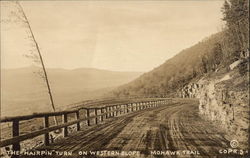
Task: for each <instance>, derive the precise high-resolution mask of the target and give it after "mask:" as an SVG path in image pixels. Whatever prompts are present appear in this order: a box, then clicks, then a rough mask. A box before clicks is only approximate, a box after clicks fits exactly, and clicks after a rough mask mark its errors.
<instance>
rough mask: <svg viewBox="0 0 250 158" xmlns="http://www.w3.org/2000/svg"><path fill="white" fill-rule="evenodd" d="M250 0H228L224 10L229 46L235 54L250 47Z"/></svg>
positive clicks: (237, 54)
mask: <svg viewBox="0 0 250 158" xmlns="http://www.w3.org/2000/svg"><path fill="white" fill-rule="evenodd" d="M248 3H249V1H248V0H226V1H225V2H224V5H223V8H222V12H223V20H224V21H225V22H226V26H227V28H226V29H227V30H226V36H227V38H228V41H229V42H228V44H227V47H230V48H231V52H229V53H231V54H232V55H233V56H239V53H236V52H240V51H246V50H247V49H248V48H249V37H248V35H249V21H248V20H249V19H248V16H249V7H248V5H249V4H248Z"/></svg>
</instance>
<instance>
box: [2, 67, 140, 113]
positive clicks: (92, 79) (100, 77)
mask: <svg viewBox="0 0 250 158" xmlns="http://www.w3.org/2000/svg"><path fill="white" fill-rule="evenodd" d="M38 72H40V73H42V69H41V68H40V67H35V66H29V67H23V68H14V69H2V70H1V91H2V93H1V96H2V109H1V110H2V114H3V115H12V114H14V113H15V114H16V113H18V112H13V110H16V111H18V110H17V109H19V110H20V109H22V111H25V112H26V113H32V112H40V111H50V110H51V107H50V101H49V97H48V92H47V87H46V84H45V81H44V79H42V78H41V77H40V76H39V74H38ZM47 73H48V77H49V82H50V85H51V89H52V93H53V96H54V100H55V104H56V106H57V107H61V106H63V105H68V104H72V103H76V102H80V101H83V100H85V99H91V98H96V97H100V96H102V95H103V94H105V93H106V92H107V91H109V90H112V89H113V88H115V87H117V86H120V85H122V84H125V83H127V82H130V81H132V80H133V79H135V78H137V77H139V76H140V75H141V74H142V73H141V72H116V71H109V70H99V69H94V68H77V69H73V70H68V69H61V68H47ZM24 109H25V110H24ZM20 112H21V111H20Z"/></svg>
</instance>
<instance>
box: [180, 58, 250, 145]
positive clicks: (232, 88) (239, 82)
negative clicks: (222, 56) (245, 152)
mask: <svg viewBox="0 0 250 158" xmlns="http://www.w3.org/2000/svg"><path fill="white" fill-rule="evenodd" d="M243 64H247V63H246V62H245V63H243ZM241 66H242V65H241ZM248 87H249V80H248V72H247V73H245V74H244V75H242V74H240V70H239V67H238V68H237V69H234V70H230V71H229V72H227V73H224V74H223V75H221V74H220V73H217V74H215V75H214V76H213V77H211V76H210V77H206V78H203V79H200V80H199V81H197V82H196V83H190V84H188V85H187V86H185V87H184V88H183V89H182V90H181V92H180V95H181V97H183V98H198V99H199V102H200V105H199V112H200V115H201V116H202V117H203V118H204V119H207V120H211V121H213V122H215V123H216V124H217V125H219V126H220V127H222V128H224V129H225V130H226V132H227V136H226V137H227V139H228V140H229V141H231V140H237V141H238V142H239V144H240V147H242V148H247V146H248V133H249V129H248V127H249V89H248Z"/></svg>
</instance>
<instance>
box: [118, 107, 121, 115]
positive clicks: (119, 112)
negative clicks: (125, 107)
mask: <svg viewBox="0 0 250 158" xmlns="http://www.w3.org/2000/svg"><path fill="white" fill-rule="evenodd" d="M117 108H118V111H117V115H121V105H117Z"/></svg>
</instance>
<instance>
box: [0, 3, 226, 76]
mask: <svg viewBox="0 0 250 158" xmlns="http://www.w3.org/2000/svg"><path fill="white" fill-rule="evenodd" d="M222 4H223V1H190V0H189V1H155V2H153V1H141V2H138V1H137V2H132V1H127V2H126V1H116V2H115V1H94V2H90V1H75V2H70V1H53V2H48V1H47V2H46V1H43V2H41V1H40V2H39V1H24V2H21V5H22V6H23V9H24V11H25V13H26V15H27V17H28V19H29V22H30V24H31V27H32V29H33V32H34V34H35V37H36V39H37V41H38V44H39V46H40V48H41V52H42V54H43V56H44V61H45V64H46V65H47V67H57V68H66V69H73V68H79V67H92V68H100V69H108V70H116V71H149V70H151V69H153V68H154V67H157V66H158V65H160V64H162V63H163V62H164V61H165V60H167V59H169V58H170V57H172V56H174V55H175V54H176V53H178V52H179V51H181V50H182V49H185V48H187V47H190V46H191V45H193V44H195V43H197V42H198V41H200V40H202V39H203V38H205V37H207V36H209V35H210V34H212V33H216V32H218V31H220V30H221V27H222V21H221V18H222V14H221V6H222ZM16 10H17V9H16V6H15V5H14V4H12V3H9V2H1V21H2V23H1V60H2V62H1V64H2V67H3V68H14V67H24V66H28V65H31V64H32V61H31V60H30V59H27V58H25V57H24V56H23V55H24V54H29V53H30V50H33V48H32V46H31V44H32V41H31V40H29V38H28V36H29V32H28V30H27V29H26V28H25V27H24V26H23V24H22V23H21V22H13V21H15V19H16V18H15V16H13V15H12V16H10V14H11V12H14V13H15V12H16ZM17 14H18V13H17ZM13 19H14V20H13ZM33 52H34V51H33Z"/></svg>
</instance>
